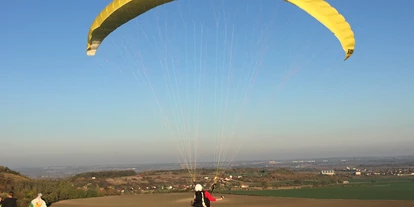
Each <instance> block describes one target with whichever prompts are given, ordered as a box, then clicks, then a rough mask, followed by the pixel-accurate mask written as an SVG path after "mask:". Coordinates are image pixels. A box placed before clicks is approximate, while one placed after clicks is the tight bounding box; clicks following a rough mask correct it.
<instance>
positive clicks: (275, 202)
mask: <svg viewBox="0 0 414 207" xmlns="http://www.w3.org/2000/svg"><path fill="white" fill-rule="evenodd" d="M191 199H192V194H190V193H188V194H187V193H180V194H176V193H171V194H148V195H134V196H109V197H101V198H88V199H76V200H67V201H61V202H58V203H54V204H53V205H52V207H95V206H99V207H115V206H116V207H136V206H143V207H161V206H168V207H185V206H190V200H191ZM220 206H222V207H275V206H276V207H277V206H280V207H321V206H332V207H349V206H352V207H390V206H393V207H400V206H401V207H404V206H414V201H370V200H328V199H302V198H275V197H259V196H237V195H227V196H226V197H225V199H224V200H222V201H218V202H215V203H212V207H220Z"/></svg>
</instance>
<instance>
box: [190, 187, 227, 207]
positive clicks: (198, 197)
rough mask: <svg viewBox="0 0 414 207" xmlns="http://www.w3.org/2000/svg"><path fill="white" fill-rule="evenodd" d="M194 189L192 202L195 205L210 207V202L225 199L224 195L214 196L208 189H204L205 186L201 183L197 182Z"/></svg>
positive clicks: (195, 206)
mask: <svg viewBox="0 0 414 207" xmlns="http://www.w3.org/2000/svg"><path fill="white" fill-rule="evenodd" d="M194 190H195V193H194V200H193V201H192V202H191V205H192V206H194V207H210V202H214V201H218V200H223V196H222V197H221V198H214V197H213V196H212V195H211V194H210V193H209V192H208V191H206V190H203V186H201V185H200V184H197V185H196V186H195V189H194Z"/></svg>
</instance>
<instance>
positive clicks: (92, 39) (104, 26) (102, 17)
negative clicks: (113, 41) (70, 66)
mask: <svg viewBox="0 0 414 207" xmlns="http://www.w3.org/2000/svg"><path fill="white" fill-rule="evenodd" d="M171 1H173V0H114V1H112V2H111V3H110V4H108V6H106V8H105V9H103V10H102V11H101V13H100V14H99V15H98V16H97V17H96V19H95V20H94V21H93V23H92V26H91V27H90V29H89V33H88V46H87V48H86V54H87V55H89V56H93V55H95V53H96V50H97V49H98V47H99V45H100V44H101V42H102V41H103V40H104V39H105V38H106V37H107V36H108V35H109V34H110V33H111V32H113V31H114V30H116V29H117V28H118V27H120V26H121V25H123V24H125V23H127V22H128V21H130V20H131V19H134V18H135V17H137V16H139V15H141V14H143V13H145V12H146V11H148V10H150V9H152V8H155V7H157V6H160V5H162V4H165V3H168V2H171Z"/></svg>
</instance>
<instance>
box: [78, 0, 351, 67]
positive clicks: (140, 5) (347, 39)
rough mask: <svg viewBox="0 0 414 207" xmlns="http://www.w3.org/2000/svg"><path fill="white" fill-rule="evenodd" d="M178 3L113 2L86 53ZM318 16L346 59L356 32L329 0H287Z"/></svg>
mask: <svg viewBox="0 0 414 207" xmlns="http://www.w3.org/2000/svg"><path fill="white" fill-rule="evenodd" d="M172 1H175V0H113V1H112V2H111V3H110V4H109V5H108V6H107V7H106V8H105V9H104V10H102V11H101V13H100V14H99V15H98V16H97V17H96V19H95V20H94V22H93V23H92V25H91V27H90V29H89V33H88V45H87V49H86V53H87V55H89V56H93V55H95V53H96V50H97V49H98V47H99V45H100V44H101V42H102V41H103V40H104V39H105V38H106V37H107V36H108V35H109V34H110V33H111V32H113V31H114V30H116V29H117V28H118V27H120V26H121V25H123V24H125V23H126V22H128V21H130V20H131V19H134V18H135V17H137V16H139V15H141V14H143V13H145V12H147V11H149V10H151V9H153V8H155V7H157V6H160V5H162V4H165V3H168V2H172ZM285 1H286V2H289V3H291V4H293V5H295V6H297V7H299V8H301V9H302V10H304V11H305V12H307V13H308V14H309V15H311V16H312V17H314V18H315V19H316V20H318V21H319V22H320V23H322V24H323V25H325V26H326V27H327V28H328V29H329V30H330V31H331V32H333V33H334V35H335V36H336V37H337V38H338V40H339V42H340V43H341V45H342V48H343V50H344V51H345V60H347V59H348V58H349V57H351V55H352V54H353V52H354V48H355V38H354V32H353V31H352V29H351V26H350V25H349V23H348V22H347V21H346V20H345V18H344V17H343V16H342V15H341V14H339V13H338V11H337V10H336V9H335V8H333V7H332V6H331V5H329V3H327V2H326V1H325V0H285Z"/></svg>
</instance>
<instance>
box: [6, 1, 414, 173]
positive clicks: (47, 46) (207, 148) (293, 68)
mask: <svg viewBox="0 0 414 207" xmlns="http://www.w3.org/2000/svg"><path fill="white" fill-rule="evenodd" d="M109 2H110V0H102V1H91V2H89V1H88V2H86V1H80V0H77V1H75V0H74V1H70V2H69V1H68V2H64V3H62V2H59V3H51V2H42V1H40V2H39V1H31V0H23V1H10V2H8V3H7V4H6V5H5V7H6V8H5V9H4V12H2V13H0V18H1V19H7V20H8V21H6V22H4V26H3V28H5V31H8V32H7V33H2V38H0V45H2V47H3V48H7V52H6V53H4V54H2V55H1V56H0V97H1V101H0V138H1V140H2V144H1V147H0V157H1V160H0V165H6V166H10V167H15V166H18V167H23V166H52V165H60V166H62V165H88V164H91V165H92V164H135V163H136V164H139V163H169V162H178V161H180V153H179V151H178V150H179V148H178V147H183V151H181V152H184V153H187V156H189V155H193V154H196V155H197V158H196V160H197V161H215V160H216V159H217V156H218V155H220V154H218V152H222V153H223V155H225V156H223V157H221V159H222V160H260V159H274V160H278V159H295V158H306V157H309V158H318V157H349V156H399V155H413V154H414V153H413V152H414V151H413V149H414V107H413V106H414V96H413V93H412V91H413V89H414V81H413V80H414V70H412V69H413V64H412V58H413V57H414V56H413V54H414V53H413V52H412V51H413V50H412V45H414V40H413V38H412V37H413V36H414V29H413V28H412V27H409V26H407V25H410V24H411V22H410V21H409V20H410V19H412V18H414V14H413V13H412V12H410V10H411V8H412V6H414V2H413V1H408V0H397V1H396V2H394V3H393V4H389V3H387V2H377V3H375V4H371V3H370V2H361V1H357V0H349V1H346V2H345V1H333V0H332V1H329V2H330V3H331V4H332V5H333V6H334V7H336V8H337V9H338V10H339V12H340V13H342V14H343V15H344V16H345V17H346V19H347V20H348V21H349V22H350V24H351V26H352V28H353V31H354V33H355V38H356V49H355V53H354V55H353V56H352V57H351V58H350V59H349V60H347V61H345V62H344V61H343V51H342V49H341V47H340V45H339V43H338V41H337V39H336V38H335V37H334V36H333V35H332V33H330V32H329V31H328V30H327V29H326V28H325V27H323V26H321V25H320V23H318V22H316V21H315V20H314V19H313V18H311V17H309V16H308V15H307V14H305V13H304V12H302V11H300V10H299V9H298V8H296V7H294V6H292V5H290V4H287V3H285V2H283V1H270V0H269V1H266V0H262V1H255V2H256V3H251V2H252V1H249V0H240V1H238V4H234V3H233V4H232V3H231V2H226V1H220V3H217V4H212V3H211V2H212V1H197V2H193V1H189V0H182V1H181V0H180V1H177V2H175V3H174V4H169V5H166V6H165V7H164V6H163V7H159V8H157V9H156V10H154V11H153V12H148V13H147V14H145V15H143V16H142V17H138V18H137V19H134V20H132V21H131V22H130V23H128V24H127V25H124V26H123V27H121V28H119V29H118V30H117V31H115V32H114V33H113V34H111V35H110V37H108V38H107V39H106V40H105V41H104V42H103V44H102V45H101V47H100V49H99V50H98V52H97V54H96V56H95V57H88V56H86V54H85V45H86V37H87V32H88V30H89V27H90V24H91V22H92V21H93V19H94V18H95V17H96V16H97V15H98V14H99V12H100V11H101V10H102V9H103V8H104V7H105V6H106V5H107V4H108V3H109ZM15 8H19V11H18V12H16V9H15ZM33 8H36V9H33ZM79 8H88V9H87V10H83V9H79ZM215 11H221V13H220V12H218V13H214V12H215ZM177 12H178V13H179V16H180V17H179V18H175V17H176V15H177ZM252 14H254V15H252ZM259 14H260V15H259ZM215 15H216V16H215ZM410 16H412V17H411V18H410ZM383 17H384V18H383ZM385 17H386V18H385ZM218 19H220V21H219V20H218ZM224 19H225V20H226V21H223V20H224ZM28 20H30V21H28ZM223 22H227V23H228V24H224V23H223ZM217 25H219V26H217ZM378 30H381V32H378ZM143 31H144V32H143ZM264 31H266V32H264ZM263 48H266V50H265V53H261V52H262V51H263V50H262V49H263ZM230 54H231V55H230ZM314 54H315V55H314ZM230 57H231V58H230ZM144 65H145V67H144ZM257 65H260V70H257V72H258V73H257V77H256V76H255V75H254V74H255V71H256V70H253V69H252V68H254V67H256V66H257ZM229 68H230V69H231V71H232V73H230V74H231V75H229V73H228V71H229ZM143 71H144V72H145V73H146V74H147V75H148V77H149V78H151V81H150V83H151V84H148V82H147V79H146V77H145V76H143V74H144V73H143ZM167 71H169V72H171V71H177V72H178V73H177V74H175V75H176V76H175V75H172V73H171V74H169V73H168V72H167ZM189 71H190V72H189ZM200 71H201V72H202V73H201V74H202V75H201V76H200V75H199V74H200ZM217 74H219V75H220V76H221V77H223V79H215V78H214V77H216V75H217ZM144 75H145V74H144ZM188 77H190V78H188ZM170 78H171V80H170ZM227 78H228V79H227ZM252 80H254V81H252ZM226 81H228V82H231V84H229V85H226ZM220 84H221V85H220ZM250 86H252V88H251V90H250V88H249V87H250ZM151 87H154V90H155V91H156V92H155V93H153V92H152V88H151ZM244 100H247V101H246V102H244ZM158 102H159V103H160V105H158ZM171 128H172V130H171ZM218 134H219V135H218ZM217 137H218V138H219V139H217ZM229 137H230V138H231V139H228V138H229ZM196 138H197V140H198V141H197V142H194V139H196ZM180 141H191V142H189V143H190V145H189V146H187V145H186V143H187V142H180ZM177 144H178V146H177ZM195 149H197V150H196V151H194V150H195Z"/></svg>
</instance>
